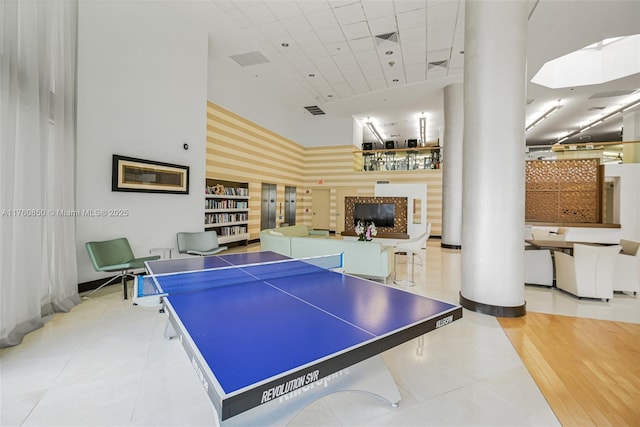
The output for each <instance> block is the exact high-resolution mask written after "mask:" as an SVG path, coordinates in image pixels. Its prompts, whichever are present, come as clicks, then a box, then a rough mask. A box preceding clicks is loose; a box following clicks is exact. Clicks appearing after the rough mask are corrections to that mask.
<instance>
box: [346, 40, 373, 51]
mask: <svg viewBox="0 0 640 427" xmlns="http://www.w3.org/2000/svg"><path fill="white" fill-rule="evenodd" d="M348 44H349V47H350V48H351V51H352V52H353V53H361V52H371V53H372V54H374V55H375V49H376V46H375V44H374V43H373V38H371V37H363V38H360V39H356V40H349V42H348Z"/></svg>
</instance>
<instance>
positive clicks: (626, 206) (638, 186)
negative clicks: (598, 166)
mask: <svg viewBox="0 0 640 427" xmlns="http://www.w3.org/2000/svg"><path fill="white" fill-rule="evenodd" d="M604 170H605V172H604V175H605V178H607V179H608V178H616V184H617V186H618V187H619V188H616V192H617V199H618V201H619V202H618V203H615V204H616V205H618V208H619V210H618V211H617V212H615V213H614V217H615V218H616V219H618V218H619V221H620V227H621V228H620V236H621V238H623V239H629V240H640V163H623V164H607V165H605V168H604Z"/></svg>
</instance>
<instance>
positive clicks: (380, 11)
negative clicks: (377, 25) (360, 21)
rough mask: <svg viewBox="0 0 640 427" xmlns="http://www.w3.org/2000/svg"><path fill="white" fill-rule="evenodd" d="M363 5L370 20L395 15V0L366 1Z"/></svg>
mask: <svg viewBox="0 0 640 427" xmlns="http://www.w3.org/2000/svg"><path fill="white" fill-rule="evenodd" d="M362 7H363V8H364V13H365V15H366V16H367V19H368V20H372V19H377V18H383V17H393V16H395V9H394V8H393V2H390V1H364V2H362Z"/></svg>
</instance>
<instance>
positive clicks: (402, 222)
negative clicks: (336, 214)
mask: <svg viewBox="0 0 640 427" xmlns="http://www.w3.org/2000/svg"><path fill="white" fill-rule="evenodd" d="M356 203H393V204H394V205H395V220H394V223H393V227H379V226H376V229H377V230H378V233H403V234H406V233H407V198H406V197H345V199H344V229H345V230H351V229H353V227H354V223H355V222H354V221H355V215H354V211H355V206H356Z"/></svg>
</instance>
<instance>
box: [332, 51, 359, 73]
mask: <svg viewBox="0 0 640 427" xmlns="http://www.w3.org/2000/svg"><path fill="white" fill-rule="evenodd" d="M332 58H333V61H334V62H335V63H336V65H337V66H338V67H339V68H340V69H342V66H343V65H355V64H357V63H358V61H356V58H355V57H354V56H353V54H351V53H349V52H345V53H341V54H339V55H332Z"/></svg>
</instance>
